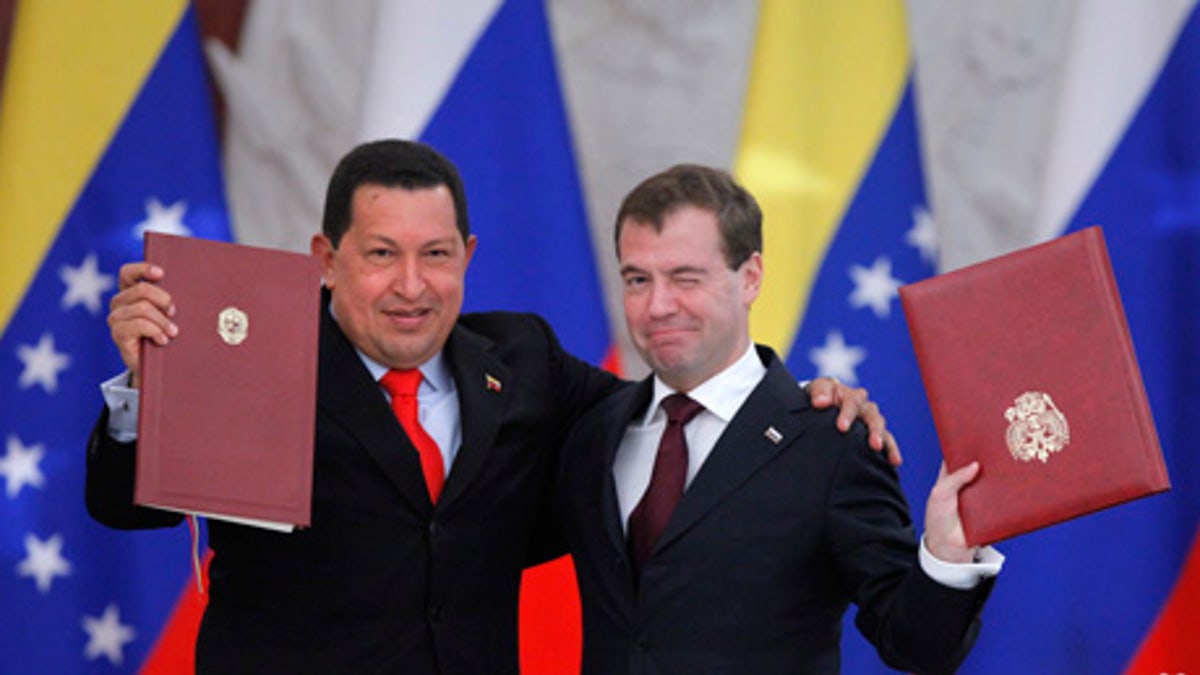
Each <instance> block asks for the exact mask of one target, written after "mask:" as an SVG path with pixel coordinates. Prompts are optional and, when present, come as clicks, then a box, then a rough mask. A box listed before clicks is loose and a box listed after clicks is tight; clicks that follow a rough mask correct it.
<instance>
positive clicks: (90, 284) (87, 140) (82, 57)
mask: <svg viewBox="0 0 1200 675" xmlns="http://www.w3.org/2000/svg"><path fill="white" fill-rule="evenodd" d="M11 49H12V51H11V53H10V55H9V60H8V72H7V74H6V77H5V80H4V85H5V90H4V96H3V99H2V102H3V108H2V109H0V241H3V245H0V318H2V320H3V324H2V325H3V336H2V338H0V388H2V393H0V438H2V439H3V444H4V445H3V448H2V449H0V487H2V488H3V492H2V493H0V607H3V608H4V612H5V620H4V622H3V625H4V628H3V629H2V630H0V672H4V673H17V672H30V673H84V672H87V673H92V672H95V673H133V672H139V671H140V672H149V671H151V670H153V667H147V668H146V670H143V665H144V664H146V663H148V662H149V661H153V662H155V663H158V664H159V665H160V669H159V670H158V671H157V672H171V673H179V672H186V670H187V669H189V668H190V656H191V655H190V651H188V650H190V646H188V645H187V644H186V642H187V641H186V639H185V641H184V642H185V645H184V650H185V653H184V659H183V661H182V663H183V664H184V665H182V666H180V665H179V662H177V661H176V662H172V661H171V659H170V658H167V657H169V656H170V655H166V654H163V652H161V651H159V652H158V654H159V657H160V659H162V660H159V661H154V660H153V659H150V655H151V654H152V652H154V650H155V648H156V645H157V644H159V639H160V635H162V634H163V633H164V630H165V629H166V628H167V627H168V625H169V624H170V623H171V618H172V617H173V616H174V615H173V611H174V608H175V607H176V605H177V603H178V602H179V601H180V599H181V597H184V596H185V595H186V593H185V589H187V588H188V587H189V585H188V583H187V581H188V579H189V574H190V569H191V566H190V564H189V552H190V543H189V537H188V533H187V530H186V529H185V528H175V529H173V530H169V531H158V532H116V531H112V530H108V529H105V528H104V527H102V526H100V525H98V524H96V523H94V522H92V521H91V520H90V519H89V518H88V515H87V513H86V510H85V508H84V503H83V483H84V458H85V452H86V451H85V445H86V440H87V437H88V433H89V431H90V428H91V425H92V423H93V422H94V420H95V418H96V415H97V414H98V413H99V411H100V407H101V405H102V401H101V398H100V394H99V389H98V384H99V382H100V381H101V380H104V379H107V378H108V377H111V376H112V375H114V374H116V373H118V372H120V371H121V369H122V368H123V366H122V364H121V361H120V358H119V356H118V354H117V351H116V348H115V347H113V345H112V343H111V341H110V339H109V334H108V327H107V324H106V322H105V316H106V315H107V312H108V301H109V299H110V298H111V296H112V294H113V293H114V292H115V290H116V276H117V269H118V267H119V266H120V265H121V264H122V263H124V262H127V261H130V260H136V259H140V258H141V255H142V242H141V238H140V236H141V233H142V232H143V231H144V230H145V229H147V228H154V229H159V230H164V231H172V232H177V233H190V234H193V235H195V236H201V237H207V238H221V239H227V238H228V236H229V226H228V222H227V217H226V212H225V204H224V197H223V190H222V187H221V182H220V176H219V173H218V164H217V154H216V153H217V145H216V140H215V137H214V134H213V124H212V117H211V102H210V100H209V96H208V91H207V89H206V86H205V79H204V77H205V75H204V62H203V59H202V57H201V54H200V48H199V34H198V31H197V27H196V22H195V17H194V15H193V13H192V12H191V11H190V10H189V9H188V8H187V6H186V5H185V3H184V2H179V1H175V2H162V1H160V0H145V1H139V2H134V1H128V2H118V3H94V4H93V3H53V2H45V3H43V2H23V3H19V6H18V8H17V10H16V17H15V21H14V30H13V35H12V43H11ZM187 632H188V631H185V633H187ZM148 659H149V661H148Z"/></svg>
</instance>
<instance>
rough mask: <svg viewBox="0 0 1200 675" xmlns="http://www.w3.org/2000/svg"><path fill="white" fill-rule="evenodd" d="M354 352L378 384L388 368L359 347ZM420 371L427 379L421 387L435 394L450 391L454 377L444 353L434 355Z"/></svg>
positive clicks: (421, 366) (420, 367)
mask: <svg viewBox="0 0 1200 675" xmlns="http://www.w3.org/2000/svg"><path fill="white" fill-rule="evenodd" d="M354 351H356V352H358V358H360V359H362V362H363V365H364V366H366V367H367V370H368V371H370V373H371V377H373V378H375V381H376V382H378V381H379V379H380V378H381V377H383V376H384V374H386V373H387V371H388V370H389V368H388V367H387V366H385V365H383V364H382V363H379V362H378V361H376V360H375V359H373V358H371V357H369V356H367V355H366V354H364V353H362V350H360V349H358V348H357V347H355V349H354ZM418 369H419V370H420V371H421V375H422V376H423V377H424V378H425V380H424V381H423V382H422V383H421V387H426V386H428V387H431V388H432V390H433V391H435V392H438V391H448V390H449V389H450V384H451V382H452V381H453V376H452V375H451V374H450V367H449V365H448V364H447V363H446V357H445V356H444V355H443V354H442V352H438V353H436V354H434V355H433V358H431V359H429V360H428V361H426V362H425V363H422V364H421V365H420V366H419V368H418Z"/></svg>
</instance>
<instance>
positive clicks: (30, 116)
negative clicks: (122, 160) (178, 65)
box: [0, 0, 186, 327]
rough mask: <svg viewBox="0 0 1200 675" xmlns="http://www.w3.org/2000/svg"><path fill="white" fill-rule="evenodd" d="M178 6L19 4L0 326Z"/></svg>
mask: <svg viewBox="0 0 1200 675" xmlns="http://www.w3.org/2000/svg"><path fill="white" fill-rule="evenodd" d="M185 7H186V1H185V0H172V1H164V0H118V1H114V2H88V1H76V2H72V1H70V0H35V1H32V2H19V3H17V9H16V16H15V20H14V22H13V31H12V40H11V43H10V49H11V51H10V53H9V60H8V72H7V73H6V75H5V78H4V94H3V99H0V242H3V245H0V317H2V318H3V325H4V326H6V327H7V326H8V323H9V321H10V320H11V318H12V314H13V312H14V311H15V310H16V307H17V305H18V303H19V302H20V300H21V297H22V296H23V295H24V293H25V289H26V288H27V287H28V285H29V283H30V282H31V280H32V278H33V275H34V274H35V273H36V272H37V269H38V267H39V266H40V265H41V262H42V258H43V257H44V256H45V254H46V251H47V249H48V248H49V246H50V243H51V242H52V241H53V239H54V237H55V235H56V234H57V233H58V230H59V227H60V226H61V224H62V221H63V220H64V219H65V218H66V215H67V213H68V212H69V210H70V208H71V206H72V205H73V204H74V202H75V199H76V198H77V197H78V195H79V193H80V191H81V190H82V189H83V186H84V183H85V182H86V181H87V180H88V178H89V177H90V176H91V173H92V170H93V168H94V167H95V166H96V163H97V162H98V161H99V158H100V156H101V154H102V153H103V152H104V149H105V148H106V147H107V145H108V143H109V140H110V139H111V138H112V136H113V134H114V133H115V131H116V129H117V128H118V126H119V125H120V123H121V120H122V119H123V118H124V117H125V114H126V112H127V111H128V109H129V107H130V105H131V104H132V102H133V100H134V98H135V96H136V95H137V92H138V90H139V89H140V88H141V86H142V83H143V82H144V81H145V79H146V76H147V75H148V74H149V72H150V69H151V68H152V67H153V65H154V63H155V61H156V60H157V59H158V55H159V53H160V52H161V51H162V48H163V46H164V45H165V44H166V41H167V39H168V38H169V37H170V35H171V32H172V31H173V30H174V29H175V26H176V25H177V24H178V23H179V20H180V18H181V17H182V15H183V9H184V8H185Z"/></svg>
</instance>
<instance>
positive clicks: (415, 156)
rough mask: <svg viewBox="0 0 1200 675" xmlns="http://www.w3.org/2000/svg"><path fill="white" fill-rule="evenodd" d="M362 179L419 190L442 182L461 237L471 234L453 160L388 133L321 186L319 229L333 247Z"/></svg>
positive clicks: (351, 155) (352, 153)
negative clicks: (451, 201) (322, 200)
mask: <svg viewBox="0 0 1200 675" xmlns="http://www.w3.org/2000/svg"><path fill="white" fill-rule="evenodd" d="M362 185H381V186H383V187H388V188H397V187H398V188H404V189H405V190H420V189H426V188H435V187H438V186H439V185H445V186H446V187H447V188H448V189H449V190H450V196H451V197H452V198H453V199H454V215H455V221H456V224H457V226H458V233H459V234H461V235H462V238H463V241H464V242H465V241H466V240H467V238H468V237H469V236H470V234H471V228H470V224H469V223H468V222H467V195H466V192H465V191H464V189H463V183H462V179H461V178H460V177H459V175H458V169H456V168H455V167H454V164H453V163H452V162H451V161H450V160H448V159H446V158H445V157H444V156H442V154H441V153H439V152H438V151H437V150H434V149H433V148H431V147H429V146H428V145H425V144H423V143H417V142H415V141H402V140H396V139H386V140H380V141H371V142H369V143H363V144H362V145H359V146H358V147H356V148H354V149H353V150H351V151H350V152H349V153H347V154H346V156H345V157H343V158H342V160H341V161H340V162H338V165H337V168H336V169H334V170H333V176H331V177H330V178H329V188H328V190H326V192H325V214H324V217H323V219H322V221H321V231H322V232H323V233H324V234H325V236H326V237H328V238H329V241H331V242H332V243H333V246H334V248H337V246H338V244H340V243H341V240H342V235H343V234H345V233H346V230H347V229H348V228H349V227H350V218H351V215H352V214H351V204H352V201H353V199H354V191H355V190H357V189H358V188H359V187H360V186H362Z"/></svg>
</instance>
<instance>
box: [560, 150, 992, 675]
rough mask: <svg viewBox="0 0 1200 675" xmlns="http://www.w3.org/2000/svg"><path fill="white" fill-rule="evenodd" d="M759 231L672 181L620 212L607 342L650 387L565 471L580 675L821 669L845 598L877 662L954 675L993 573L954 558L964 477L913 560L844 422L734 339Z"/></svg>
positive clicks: (884, 493)
mask: <svg viewBox="0 0 1200 675" xmlns="http://www.w3.org/2000/svg"><path fill="white" fill-rule="evenodd" d="M761 219H762V216H761V213H760V212H759V209H758V206H757V204H756V203H755V202H754V199H753V197H752V196H751V195H750V194H749V193H747V192H746V191H745V190H744V189H742V188H741V187H740V186H739V185H737V184H736V183H735V182H734V181H733V180H732V179H731V178H730V177H729V176H728V174H726V173H724V172H722V171H718V170H714V169H709V168H706V167H699V166H687V165H684V166H678V167H675V168H673V169H671V170H668V171H666V172H664V173H662V174H659V175H657V176H653V177H651V178H649V179H647V180H646V181H645V182H643V183H642V184H641V185H639V186H638V187H637V188H635V189H634V190H633V192H631V193H630V195H629V196H628V197H627V198H626V200H625V201H624V203H623V205H622V207H621V210H620V212H619V214H618V217H617V226H616V228H617V229H616V244H617V255H618V259H619V262H620V267H621V277H622V279H623V283H624V305H625V318H626V324H627V327H628V329H629V334H630V337H631V339H632V341H633V344H634V345H635V346H636V347H637V349H638V351H639V352H640V353H641V354H642V356H643V358H644V359H645V360H646V362H647V363H648V364H649V365H650V366H651V368H652V369H653V370H654V375H653V376H652V377H651V378H649V379H647V380H645V381H643V382H641V383H640V384H638V385H636V386H634V387H630V388H627V389H624V390H622V391H619V392H618V393H615V394H613V395H612V396H610V397H609V398H607V399H606V400H605V401H603V402H602V403H601V404H600V405H599V406H597V408H595V409H594V410H592V411H589V412H588V413H587V414H585V416H584V417H583V418H582V419H581V420H580V421H579V422H578V423H577V424H576V425H575V427H574V429H573V430H572V432H571V434H570V435H569V436H568V438H567V441H566V443H565V445H564V451H563V453H562V458H561V472H560V476H559V480H558V482H557V489H558V498H557V507H558V508H559V510H560V513H561V514H562V515H561V517H562V518H563V521H564V525H565V531H566V533H567V538H568V541H569V544H570V550H571V552H572V554H573V555H574V558H575V565H576V570H577V574H578V577H579V585H580V594H581V598H582V601H583V610H584V620H583V621H584V622H583V628H584V672H585V673H596V674H603V675H619V674H621V673H639V674H651V673H731V674H732V673H784V672H787V673H837V672H839V668H840V665H839V663H840V648H839V642H840V631H841V618H842V615H843V613H844V612H845V610H846V609H847V606H848V604H849V603H850V602H854V603H855V604H856V605H857V606H858V615H857V625H858V627H859V629H860V630H861V631H862V633H863V634H864V635H865V636H866V637H867V638H868V639H869V640H870V641H871V642H872V643H873V644H874V645H875V646H876V647H877V648H878V650H879V653H880V655H881V657H882V658H883V660H884V661H885V662H887V663H888V664H890V665H892V666H894V667H896V668H900V669H904V670H907V671H912V672H922V673H924V672H934V673H947V672H952V671H954V670H955V669H956V668H957V667H958V665H959V664H960V663H961V661H962V659H963V658H964V657H965V655H966V653H967V651H968V650H969V649H970V647H971V645H972V644H973V642H974V640H975V638H976V635H977V632H978V630H979V613H980V610H981V608H982V605H983V603H984V600H985V598H986V597H987V595H988V593H989V591H990V589H991V586H992V583H993V581H992V577H994V575H995V573H996V572H998V570H999V564H1000V561H1001V560H1002V558H1001V557H1000V556H999V554H997V553H995V552H994V551H992V550H990V549H988V550H985V551H978V550H975V549H972V548H968V547H967V546H966V545H965V543H964V541H965V540H964V536H963V532H962V525H961V522H960V521H959V519H958V513H957V495H958V491H959V490H960V489H961V488H962V486H964V485H965V484H967V483H969V482H970V481H971V480H973V478H974V477H975V475H976V474H977V472H978V466H977V465H971V466H968V467H964V468H963V469H961V470H959V471H957V472H955V473H953V474H949V475H946V472H945V470H944V467H943V471H942V475H941V476H940V477H939V480H938V482H937V484H936V485H935V486H934V488H933V490H932V493H931V495H930V500H929V504H928V515H927V518H926V523H925V536H924V538H923V541H922V543H921V544H920V545H919V544H918V542H917V540H916V538H915V537H914V533H913V527H912V523H911V521H910V518H909V513H908V507H907V504H906V502H905V498H904V495H903V493H902V492H901V490H900V486H899V483H898V480H897V476H896V473H895V471H894V469H893V468H892V467H891V466H889V465H888V464H887V463H886V462H884V461H882V460H881V458H880V457H878V456H877V454H876V453H873V452H871V451H870V450H869V449H868V447H867V443H866V440H865V430H864V429H863V428H862V427H861V425H856V426H855V428H854V429H853V430H852V431H851V433H850V434H842V433H840V432H839V431H838V430H837V428H836V426H835V419H834V416H835V413H834V412H833V411H830V410H817V409H815V408H814V407H813V406H812V404H811V401H810V399H809V396H808V395H807V394H806V393H805V392H804V390H803V389H801V388H800V387H798V386H797V385H796V380H795V378H794V377H793V376H792V375H791V374H790V373H788V371H787V369H786V368H785V367H784V366H783V364H782V363H781V362H780V361H779V359H778V358H777V357H776V356H775V354H774V353H773V352H772V351H771V350H770V349H769V348H767V347H763V346H757V347H756V346H754V345H753V344H752V343H751V341H750V338H749V311H750V307H751V305H752V303H753V302H754V300H755V298H756V297H757V295H758V292H759V286H760V284H761V281H762V275H763V262H762V256H761V247H762V243H761ZM660 403H661V405H660ZM681 410H682V411H684V412H679V411H681ZM980 561H982V562H980Z"/></svg>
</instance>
